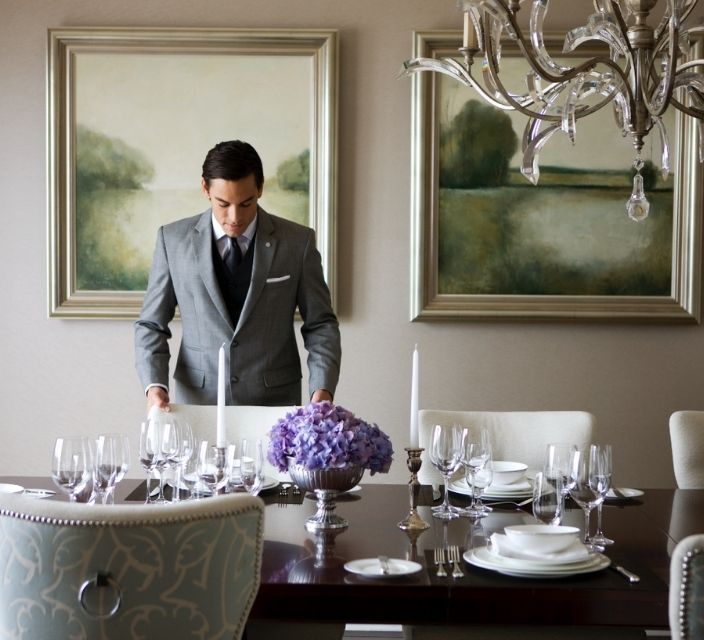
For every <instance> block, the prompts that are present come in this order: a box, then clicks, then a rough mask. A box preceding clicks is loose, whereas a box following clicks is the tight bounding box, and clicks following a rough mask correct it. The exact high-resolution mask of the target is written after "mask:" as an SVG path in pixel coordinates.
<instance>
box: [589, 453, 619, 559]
mask: <svg viewBox="0 0 704 640" xmlns="http://www.w3.org/2000/svg"><path fill="white" fill-rule="evenodd" d="M602 447H603V451H604V474H605V475H607V476H608V482H607V487H606V490H607V491H608V490H609V488H610V487H611V475H612V472H613V462H612V454H611V445H610V444H605V445H602ZM603 506H604V502H603V501H602V502H600V503H599V504H598V505H597V507H596V533H595V534H594V535H593V536H591V538H590V539H591V542H592V544H595V545H598V546H599V547H606V546H608V545H610V544H613V543H614V541H613V540H612V539H611V538H607V537H606V536H605V535H604V532H603V531H602V529H601V510H602V507H603Z"/></svg>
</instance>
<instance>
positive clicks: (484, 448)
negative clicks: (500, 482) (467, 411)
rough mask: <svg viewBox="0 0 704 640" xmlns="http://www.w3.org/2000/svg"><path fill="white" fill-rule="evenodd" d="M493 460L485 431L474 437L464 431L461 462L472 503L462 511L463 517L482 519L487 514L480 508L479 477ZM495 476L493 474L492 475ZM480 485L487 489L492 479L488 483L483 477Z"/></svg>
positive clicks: (466, 430) (467, 430)
mask: <svg viewBox="0 0 704 640" xmlns="http://www.w3.org/2000/svg"><path fill="white" fill-rule="evenodd" d="M490 459H491V446H490V445H489V439H488V435H487V432H486V430H485V429H482V430H481V431H480V433H479V435H478V436H474V435H473V434H472V433H471V432H470V430H469V429H464V430H463V432H462V445H461V457H460V462H461V463H462V466H463V467H464V469H465V481H466V482H467V484H468V485H469V488H470V495H471V496H472V502H471V504H470V505H469V507H468V508H467V509H464V510H462V512H461V515H464V516H468V517H470V518H472V517H481V516H480V514H482V515H484V514H485V513H486V512H485V511H484V510H483V509H481V508H480V507H478V503H477V496H476V488H477V486H476V485H477V476H478V475H479V473H480V472H482V471H483V470H484V469H485V468H486V466H487V464H488V462H489V460H490ZM492 476H493V474H492ZM480 484H482V485H483V487H484V488H485V487H487V486H488V485H489V484H491V478H489V481H488V482H486V476H483V477H482V479H481V481H480Z"/></svg>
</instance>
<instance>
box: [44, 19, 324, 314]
mask: <svg viewBox="0 0 704 640" xmlns="http://www.w3.org/2000/svg"><path fill="white" fill-rule="evenodd" d="M100 56H102V57H103V59H102V61H101V64H102V67H101V66H99V65H96V64H95V63H94V62H95V60H97V59H98V58H99V57H100ZM121 65H125V69H128V71H126V72H125V71H123V72H122V75H120V76H119V82H112V83H110V82H109V79H110V78H111V77H112V76H111V74H117V73H118V72H117V71H116V70H115V67H120V66H121ZM191 66H192V67H193V68H194V69H196V70H198V71H197V72H196V71H193V72H191V73H190V75H189V72H188V69H190V68H191ZM213 67H216V68H217V70H218V73H219V74H220V75H218V76H214V77H213V78H211V77H210V75H209V74H210V72H211V71H210V70H211V68H213ZM289 68H291V69H293V70H294V71H290V70H289ZM96 69H97V70H96ZM164 69H166V71H163V70H164ZM204 69H205V71H204ZM230 69H232V70H233V71H232V73H231V74H230V75H229V76H227V77H226V81H222V78H223V77H224V76H223V74H227V73H228V72H229V70H230ZM101 70H102V71H101ZM245 70H246V72H247V73H246V78H247V80H244V79H241V78H244V77H245V75H244V74H245ZM150 74H151V75H150ZM115 77H117V75H116V76H115ZM254 77H256V78H257V80H256V81H253V80H252V78H254ZM155 79H156V80H158V86H159V87H160V89H159V90H156V88H153V87H149V86H147V88H146V89H145V86H144V85H148V84H149V83H150V82H153V81H154V80H155ZM218 79H220V81H218ZM196 81H198V83H197V82H196ZM284 81H285V82H287V83H288V84H287V85H286V86H285V87H281V86H279V87H278V88H277V83H279V82H284ZM101 82H103V83H104V85H105V86H104V87H103V86H102V85H101V84H100V83H101ZM208 83H210V84H211V85H214V86H209V85H208ZM291 87H293V88H291ZM152 89H153V95H150V90H152ZM211 89H212V93H209V92H210V91H211ZM272 91H274V93H276V92H277V91H278V93H277V96H276V98H275V99H271V98H270V97H271V96H272ZM201 92H202V94H203V95H201ZM167 94H168V95H167ZM137 95H139V99H138V98H135V97H134V96H137ZM213 96H216V97H215V98H214V97H213ZM133 98H134V99H133ZM91 100H92V101H93V102H91ZM140 100H141V102H140ZM299 102H300V104H301V105H304V106H301V107H297V106H296V105H298V104H299ZM94 103H95V104H94ZM189 105H191V107H190V108H191V109H192V111H191V112H189V111H187V109H188V108H189ZM192 105H196V106H195V107H193V106H192ZM218 105H220V106H222V105H224V106H225V107H226V108H225V109H222V108H218ZM240 105H241V106H240ZM245 105H246V106H247V108H248V109H249V111H248V112H247V113H246V114H244V113H243V114H242V121H243V122H244V121H246V122H252V121H253V120H254V119H256V118H260V120H259V121H257V122H256V126H251V127H249V128H246V129H244V127H239V126H236V127H233V126H232V122H231V120H229V119H228V118H232V117H233V116H232V114H231V113H230V112H231V111H236V110H237V109H240V108H241V109H245ZM94 106H95V108H93V107H94ZM211 107H213V108H211ZM297 108H298V109H299V111H300V114H299V111H296V109H297ZM111 109H112V110H113V111H110V110H111ZM130 109H133V110H134V112H133V113H131V115H130ZM77 113H78V114H79V115H77ZM174 113H177V114H180V117H181V122H180V123H179V121H178V119H177V118H176V116H175V115H174ZM237 113H238V114H239V112H237ZM337 113H338V34H337V31H336V30H330V29H191V28H182V29H179V28H174V29H171V28H94V27H79V28H56V29H49V31H48V61H47V176H48V178H47V182H48V184H47V190H48V294H49V295H48V298H49V299H48V312H49V316H50V317H55V318H114V319H120V318H125V319H134V318H137V317H138V316H139V312H140V309H141V305H142V301H143V297H144V290H145V289H146V273H148V262H150V261H151V253H152V250H153V246H154V240H155V238H156V235H155V232H156V228H157V227H158V225H159V224H162V223H164V222H168V221H170V219H169V215H170V212H167V211H161V210H156V209H153V211H154V213H155V214H157V213H158V215H159V216H160V221H159V222H156V221H155V220H151V219H150V220H148V224H149V225H151V226H150V228H149V231H148V232H147V231H145V232H143V233H141V232H140V233H137V231H135V230H131V231H130V233H129V234H128V235H129V236H130V237H131V238H133V237H134V236H136V235H138V236H139V238H138V240H137V241H136V244H138V245H139V246H138V247H137V248H135V247H134V246H133V247H132V248H131V249H130V248H129V247H128V248H127V249H125V250H124V251H125V255H126V256H127V257H126V258H125V260H124V262H130V261H131V259H132V258H133V256H132V255H131V253H139V260H140V262H139V263H138V265H139V266H138V267H134V273H135V274H136V276H134V277H133V278H132V280H129V279H126V278H123V279H117V280H110V278H108V277H105V278H102V279H101V278H99V277H94V278H93V280H91V279H90V278H86V277H84V264H86V259H85V255H86V254H90V251H91V250H92V247H93V244H92V243H93V238H92V236H91V235H90V234H91V233H93V232H92V229H94V228H101V227H107V226H109V225H110V224H111V221H110V219H109V216H110V215H113V216H115V215H117V214H116V213H115V212H109V213H107V214H106V217H105V219H104V220H103V221H101V220H97V221H96V220H94V219H92V226H91V227H88V226H87V225H85V224H84V226H83V227H81V219H78V218H77V209H78V208H79V205H77V203H84V202H85V201H86V200H87V199H88V197H89V196H90V197H92V196H94V195H95V194H96V193H97V189H96V190H95V191H86V187H85V185H86V184H90V185H94V183H90V182H89V183H87V182H86V179H85V177H84V174H83V173H81V174H80V175H79V176H77V148H79V146H80V141H81V137H80V136H81V135H82V131H84V129H82V127H84V126H85V125H84V123H83V121H84V120H89V121H92V120H94V119H95V118H97V117H98V115H100V114H102V118H103V120H102V122H108V123H110V124H109V126H104V129H106V130H107V129H110V131H109V135H110V137H109V138H108V136H107V135H106V134H105V133H100V134H99V139H100V140H105V139H108V140H109V141H110V142H109V144H112V145H113V146H114V147H115V148H118V149H122V148H123V147H124V145H123V143H122V140H121V139H120V138H121V136H120V129H119V128H117V129H116V128H115V126H113V124H114V121H117V120H119V121H120V122H123V123H125V124H123V125H122V126H123V130H124V131H127V129H129V128H130V127H131V123H134V124H135V125H136V124H137V123H139V124H140V126H142V127H146V128H143V129H142V131H143V132H147V133H148V134H149V136H153V139H156V140H158V141H159V145H160V144H161V142H162V141H169V142H173V140H174V139H176V144H178V143H179V142H183V144H184V146H186V145H189V144H190V149H191V150H193V149H195V148H198V149H199V150H198V151H197V152H194V153H192V154H191V155H190V156H189V158H188V162H190V163H192V164H193V166H192V167H191V168H189V174H188V181H189V183H188V185H187V186H188V188H189V189H190V191H189V197H191V196H192V199H193V202H195V201H196V197H197V186H198V182H199V180H200V178H199V176H200V163H201V162H202V161H203V158H204V157H205V153H206V152H207V150H208V149H209V148H211V147H212V146H213V145H214V144H215V143H217V142H219V141H220V140H227V139H232V138H237V137H239V138H241V139H244V140H247V141H249V142H252V144H253V145H254V146H255V147H256V148H257V150H258V151H259V152H260V154H261V155H262V160H263V162H264V169H265V188H264V197H263V199H262V205H263V206H264V207H265V208H266V209H267V210H269V211H270V212H271V213H277V214H279V215H284V216H286V212H285V211H280V210H278V209H277V208H276V207H275V206H269V205H268V204H267V202H266V197H267V193H268V185H269V184H270V182H269V180H268V176H269V175H270V173H269V171H268V169H270V170H273V168H272V167H270V166H268V165H271V160H270V158H269V157H268V154H267V152H266V149H267V148H268V147H269V146H271V147H272V148H273V147H274V146H275V145H279V146H281V145H284V144H286V141H287V140H289V139H292V138H293V137H294V136H293V135H292V130H293V129H295V130H296V132H297V136H298V137H299V138H300V139H301V140H305V143H304V144H305V145H307V148H306V149H305V154H307V155H306V162H308V165H307V172H308V173H307V175H308V176H309V179H308V191H307V192H305V187H303V192H302V193H301V194H298V195H297V196H296V197H297V198H298V200H297V203H298V205H300V206H299V209H300V212H299V213H300V215H301V216H304V217H305V218H306V219H305V222H304V223H305V224H307V225H308V226H310V227H312V228H313V229H314V230H315V232H316V240H317V246H318V249H319V251H320V253H321V256H322V263H323V271H324V275H325V279H326V282H327V284H328V286H329V288H330V292H331V296H332V300H333V305H335V303H336V286H335V285H336V272H335V271H336V255H335V248H336V206H337V175H336V173H337ZM113 115H114V116H115V118H113V117H112V116H113ZM245 115H246V117H245ZM117 116H119V118H118V117H117ZM299 116H300V117H299ZM218 118H221V119H222V122H219V121H218V120H217V119H218ZM79 119H80V121H79ZM205 123H207V124H208V125H209V126H207V127H206V126H203V125H204V124H205ZM237 124H238V125H239V124H240V122H239V121H238V122H237ZM184 125H185V126H184ZM243 129H244V130H243ZM130 133H131V134H134V132H133V131H131V130H130ZM134 135H136V134H134ZM214 136H218V137H217V138H215V137H214ZM133 137H134V136H133ZM83 139H84V140H85V139H86V138H85V137H84V138H83ZM150 139H152V138H150ZM291 144H293V143H291ZM197 145H200V147H197ZM170 148H171V149H173V145H172V146H171V147H170ZM134 155H136V156H140V152H139V150H138V151H137V152H134ZM167 155H168V157H169V159H170V161H171V162H172V165H171V166H173V162H174V161H175V159H174V157H173V156H174V153H173V152H172V153H170V154H164V156H165V157H167ZM184 155H185V152H184ZM293 155H294V156H295V154H293ZM294 159H295V157H294ZM159 162H160V160H159V159H158V160H157V164H158V163H159ZM85 164H88V162H85ZM279 166H280V165H279ZM157 175H159V173H158V170H157ZM191 177H192V181H191V180H190V178H191ZM82 190H83V191H82ZM99 195H100V197H101V198H102V200H101V201H100V202H105V201H106V200H108V201H109V195H110V194H108V193H107V192H106V191H105V190H103V191H101V192H100V194H99ZM301 199H303V200H301ZM202 205H203V206H202V207H200V208H199V209H189V211H188V212H187V213H186V212H185V210H184V212H183V213H181V212H178V214H177V212H176V211H174V212H173V219H177V218H180V217H187V216H188V215H194V214H196V213H198V212H199V211H203V210H205V209H206V208H207V202H205V200H203V203H202ZM106 208H107V209H112V208H113V207H112V201H111V204H110V206H108V207H106ZM86 210H89V209H86ZM97 210H98V207H97V206H93V209H92V211H93V212H94V211H97ZM115 211H117V209H115ZM120 211H122V210H120ZM151 211H152V210H150V212H151ZM128 213H129V212H128ZM95 215H97V214H95ZM132 217H133V216H132V214H129V215H124V214H123V213H120V218H121V220H122V224H123V225H124V224H128V223H130V220H132ZM135 217H136V216H135ZM125 221H126V222H125ZM140 224H141V223H140ZM144 224H146V223H144ZM108 233H114V230H111V229H109V230H108ZM82 243H83V244H82ZM130 252H131V253H130ZM128 254H129V255H128ZM147 255H148V258H147V257H146V256H147ZM111 259H112V260H113V262H115V261H117V262H120V257H119V256H118V258H115V257H112V258H111ZM147 261H148V262H147ZM92 268H93V271H91V272H89V273H90V274H91V275H93V276H94V275H95V273H96V271H97V273H98V275H100V271H99V270H100V266H98V267H95V265H92ZM145 271H146V273H145ZM103 281H106V282H107V285H103ZM125 281H126V282H127V284H124V282H125ZM135 282H136V283H137V284H135ZM96 283H97V284H96Z"/></svg>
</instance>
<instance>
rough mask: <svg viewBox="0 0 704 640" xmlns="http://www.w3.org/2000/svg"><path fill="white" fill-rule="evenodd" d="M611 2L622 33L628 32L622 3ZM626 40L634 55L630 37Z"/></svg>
mask: <svg viewBox="0 0 704 640" xmlns="http://www.w3.org/2000/svg"><path fill="white" fill-rule="evenodd" d="M697 1H698V0H697ZM610 4H611V11H612V13H613V15H614V16H615V17H616V22H618V28H619V29H621V33H623V34H626V33H628V25H627V24H626V20H625V19H624V17H623V12H622V11H621V5H620V4H619V3H618V2H612V3H610ZM625 40H626V45H627V46H628V50H629V51H630V52H631V55H633V53H634V51H633V46H632V45H631V41H630V40H629V39H628V38H625Z"/></svg>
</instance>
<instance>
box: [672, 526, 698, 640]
mask: <svg viewBox="0 0 704 640" xmlns="http://www.w3.org/2000/svg"><path fill="white" fill-rule="evenodd" d="M670 632H671V633H672V640H700V639H701V638H704V533H699V534H696V535H693V536H688V537H687V538H684V539H683V540H681V541H680V542H679V543H678V544H677V546H676V547H675V551H674V553H673V554H672V558H671V560H670Z"/></svg>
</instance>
